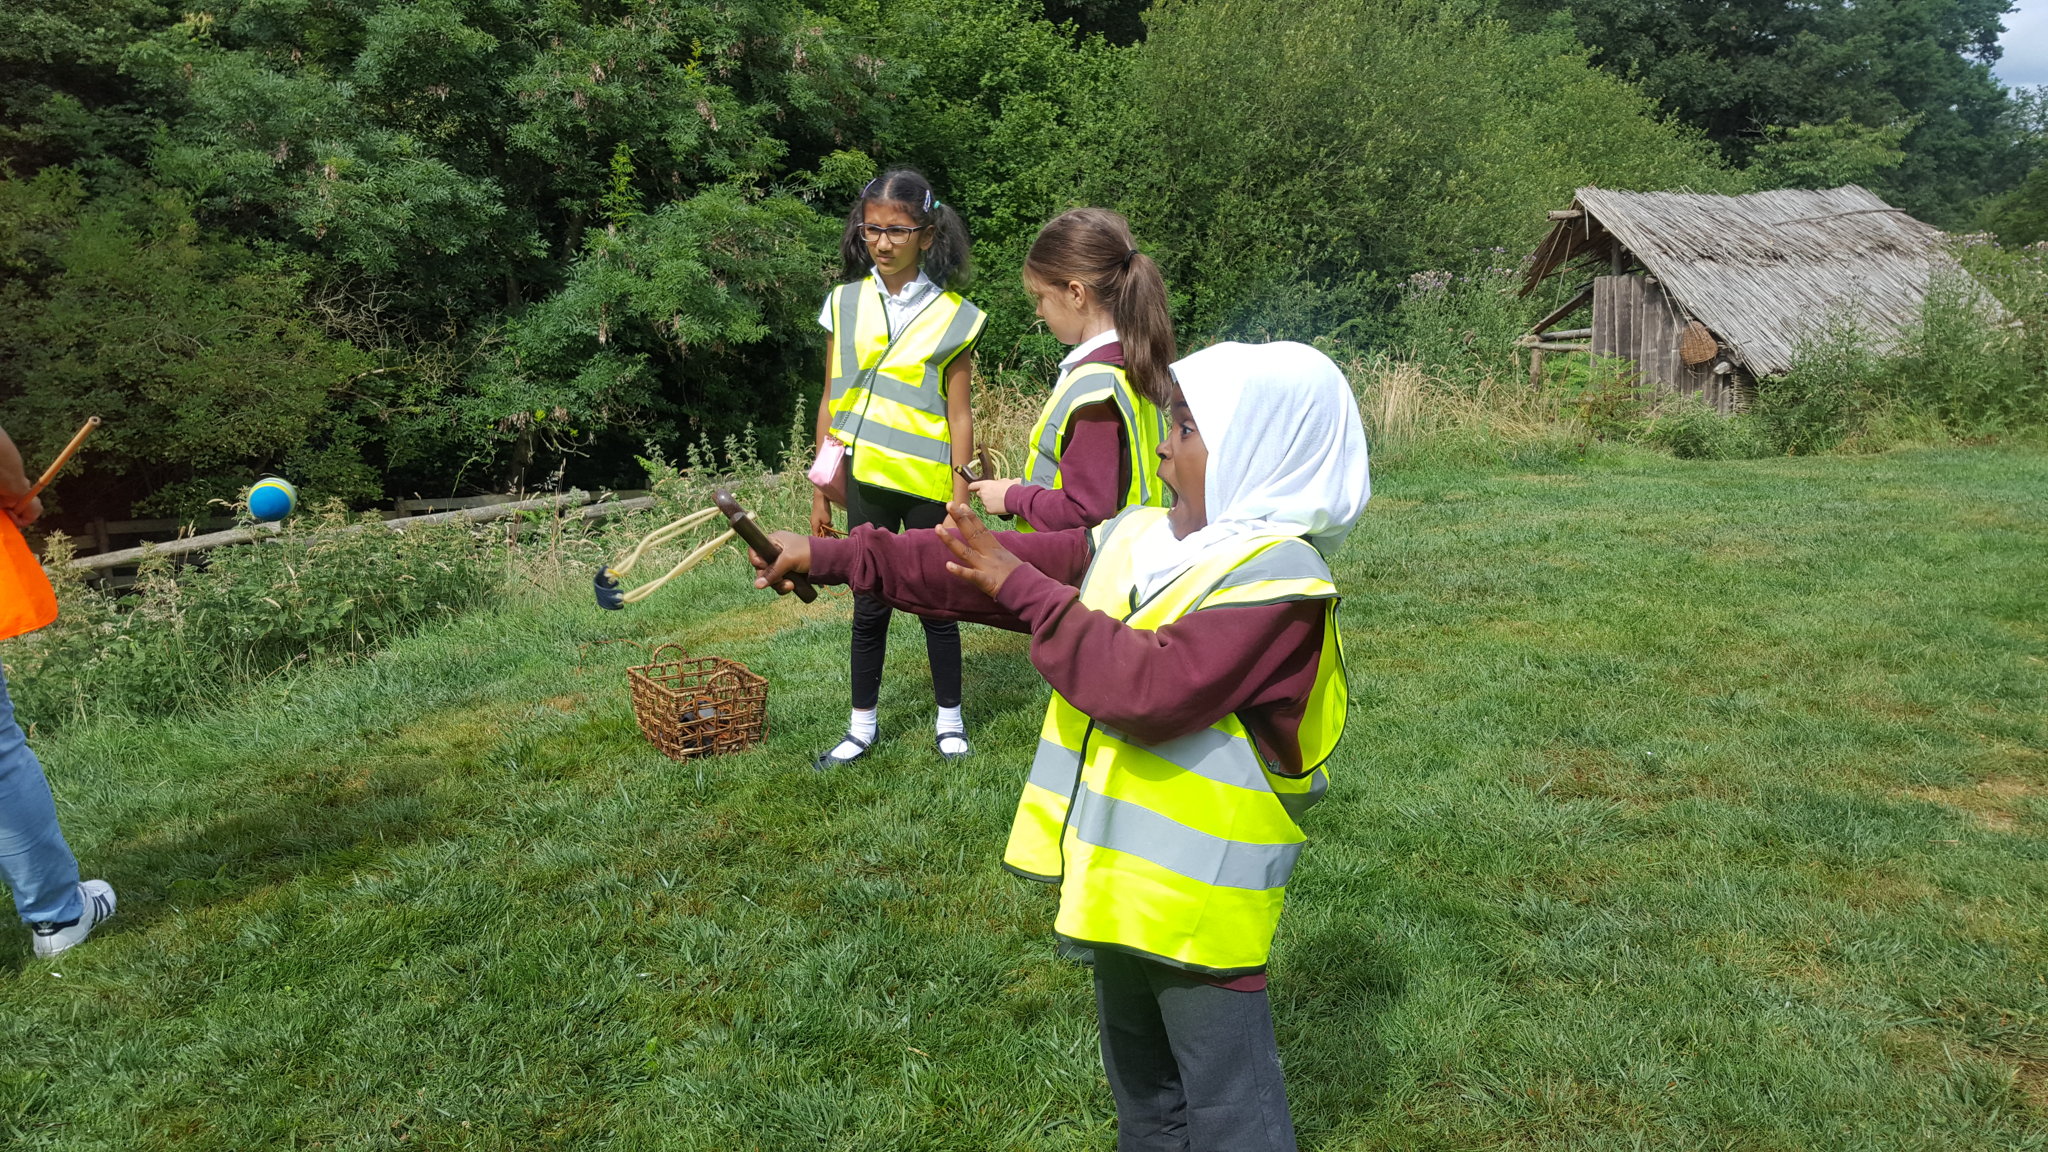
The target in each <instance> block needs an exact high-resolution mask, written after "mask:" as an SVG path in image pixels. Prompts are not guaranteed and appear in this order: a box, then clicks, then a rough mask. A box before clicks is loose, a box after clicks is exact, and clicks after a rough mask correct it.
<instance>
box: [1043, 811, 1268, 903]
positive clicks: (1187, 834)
mask: <svg viewBox="0 0 2048 1152" xmlns="http://www.w3.org/2000/svg"><path fill="white" fill-rule="evenodd" d="M1075 808H1076V809H1077V811H1076V812H1075V813H1074V816H1073V821H1072V824H1071V827H1072V828H1073V830H1074V835H1075V837H1076V838H1078V839H1079V840H1080V841H1081V842H1082V843H1084V844H1093V845H1095V846H1096V847H1098V848H1108V849H1110V850H1111V851H1115V852H1122V853H1125V854H1127V855H1131V856H1136V857H1139V858H1140V859H1143V860H1150V861H1151V862H1152V863H1154V864H1157V865H1159V866H1160V867H1161V868H1165V869H1168V870H1170V871H1173V872H1178V873H1180V874H1181V875H1183V876H1185V877H1187V878H1188V879H1190V880H1197V881H1200V882H1201V883H1204V884H1212V885H1215V886H1217V887H1219V888H1248V889H1251V890H1253V891H1265V890H1267V889H1271V888H1280V887H1283V886H1285V885H1286V883H1287V877H1288V874H1289V873H1291V872H1293V871H1294V861H1295V860H1296V859H1297V858H1298V857H1299V856H1300V855H1301V848H1302V846H1301V845H1300V844H1247V843H1245V842H1244V841H1241V840H1225V839H1224V838H1222V837H1221V836H1211V835H1209V834H1208V833H1207V832H1198V831H1196V830H1195V829H1193V828H1190V827H1188V826H1187V825H1185V824H1182V823H1180V822H1179V821H1176V820H1169V819H1168V818H1166V817H1164V816H1161V815H1160V814H1159V813H1157V812H1154V811H1152V810H1151V809H1149V808H1145V807H1143V806H1141V805H1137V804H1131V803H1127V802H1125V801H1122V800H1114V799H1111V798H1110V797H1108V796H1104V795H1102V794H1100V793H1098V792H1093V791H1090V790H1089V789H1087V788H1083V789H1082V790H1081V794H1080V796H1079V797H1077V798H1076V803H1075Z"/></svg>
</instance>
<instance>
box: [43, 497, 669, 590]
mask: <svg viewBox="0 0 2048 1152" xmlns="http://www.w3.org/2000/svg"><path fill="white" fill-rule="evenodd" d="M594 499H596V497H594V496H592V495H591V494H590V493H588V492H583V491H580V490H578V491H570V492H564V493H561V494H559V495H555V496H543V497H541V498H539V499H536V500H514V501H510V502H508V503H499V504H484V505H479V506H477V507H473V508H458V509H456V510H454V511H450V512H436V513H433V514H432V515H428V516H407V517H401V518H398V519H393V520H384V521H380V522H378V523H374V524H351V525H349V526H348V527H346V528H344V529H342V531H344V532H362V531H365V530H367V529H371V528H388V529H390V530H391V531H393V532H404V531H406V530H408V529H412V528H418V527H420V526H421V525H425V524H453V523H457V522H468V523H481V522H483V521H487V520H502V519H504V518H505V517H507V516H517V515H519V514H520V513H522V512H545V511H551V510H553V509H557V508H565V507H566V508H573V509H574V511H571V512H569V513H568V515H569V516H570V517H572V518H574V519H578V520H599V519H603V518H604V517H606V516H616V515H618V514H620V513H622V512H639V511H642V510H645V509H648V508H652V507H653V506H654V497H652V496H636V497H633V498H631V499H628V500H610V501H606V502H605V503H602V504H591V503H590V501H592V500H594ZM578 505H587V507H577V506H578ZM280 531H281V529H279V528H278V527H277V526H276V525H274V524H259V525H256V526H254V527H250V528H231V529H229V530H227V531H225V532H208V533H205V534H204V535H200V536H187V537H185V538H183V539H181V540H167V541H165V542H163V543H161V544H144V545H143V546H141V547H140V548H123V549H121V550H120V551H118V552H101V553H98V554H95V555H92V556H77V557H73V558H72V561H71V566H72V567H74V568H84V569H86V570H88V571H90V570H94V569H99V568H118V567H121V566H122V565H124V564H136V563H140V562H141V561H142V558H143V557H144V556H149V555H156V556H182V555H184V554H185V553H188V552H204V551H206V550H207V549H209V548H218V547H220V546H221V545H223V544H246V543H248V542H250V541H252V540H267V539H269V538H271V537H273V536H276V535H278V534H279V533H280Z"/></svg>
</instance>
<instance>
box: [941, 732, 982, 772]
mask: <svg viewBox="0 0 2048 1152" xmlns="http://www.w3.org/2000/svg"><path fill="white" fill-rule="evenodd" d="M948 740H958V741H959V742H960V743H961V745H962V747H961V749H960V750H959V751H958V752H948V751H946V741H948ZM932 744H933V746H934V747H936V748H937V749H938V750H939V759H941V760H944V761H945V762H946V763H948V764H957V763H959V762H960V761H962V760H965V759H967V754H968V753H969V752H972V751H974V749H973V748H970V747H966V744H967V733H965V732H941V733H939V734H938V736H937V737H936V738H935V739H934V740H933V741H932Z"/></svg>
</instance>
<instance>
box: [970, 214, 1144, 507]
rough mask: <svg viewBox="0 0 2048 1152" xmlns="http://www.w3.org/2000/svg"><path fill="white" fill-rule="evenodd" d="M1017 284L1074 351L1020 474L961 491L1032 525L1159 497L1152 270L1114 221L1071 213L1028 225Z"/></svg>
mask: <svg viewBox="0 0 2048 1152" xmlns="http://www.w3.org/2000/svg"><path fill="white" fill-rule="evenodd" d="M1024 288H1025V290H1026V291H1028V292H1030V293H1031V295H1032V298H1033V299H1035V300H1036V301H1037V303H1038V315H1039V317H1040V318H1041V319H1043V320H1044V321H1045V325H1046V327H1047V328H1049V329H1051V330H1052V334H1053V335H1054V336H1056V337H1058V338H1059V340H1060V342H1061V343H1065V344H1072V345H1074V350H1073V351H1072V352H1070V353H1068V354H1067V357H1066V358H1065V359H1063V360H1061V361H1060V377H1059V381H1058V383H1056V384H1055V385H1054V386H1053V390H1052V396H1051V398H1050V399H1048V400H1047V401H1046V403H1045V408H1044V410H1043V411H1041V412H1040V414H1039V417H1038V424H1037V426H1036V427H1034V428H1033V429H1032V430H1031V446H1030V453H1031V455H1030V459H1029V464H1028V466H1027V468H1026V472H1025V475H1024V477H1023V478H1021V479H1015V480H995V479H990V480H980V481H977V482H975V483H974V484H972V485H969V487H970V488H971V489H972V490H973V491H974V493H975V495H977V496H979V497H981V502H982V505H983V506H984V507H986V508H987V509H988V510H989V511H991V512H995V513H998V514H1014V515H1015V516H1016V517H1017V519H1018V520H1019V521H1020V522H1021V526H1022V527H1023V528H1025V529H1027V530H1032V531H1039V532H1051V531H1056V530H1058V529H1062V528H1090V527H1093V526H1095V525H1096V524H1100V523H1102V522H1103V521H1104V520H1107V519H1109V518H1110V517H1112V516H1114V515H1116V514H1117V513H1118V512H1119V511H1121V510H1123V509H1124V508H1126V507H1129V506H1131V505H1134V504H1151V505H1157V506H1162V507H1163V506H1165V505H1166V504H1168V503H1170V499H1171V498H1170V496H1169V494H1168V492H1167V491H1166V488H1165V486H1164V485H1162V484H1161V483H1160V482H1159V477H1158V475H1157V474H1156V464H1157V459H1156V453H1157V450H1158V447H1159V440H1160V438H1161V436H1163V435H1164V434H1165V421H1164V418H1163V417H1162V416H1161V415H1160V412H1161V410H1162V408H1163V407H1164V406H1165V403H1166V397H1167V396H1168V395H1169V394H1170V393H1171V390H1172V381H1171V379H1170V378H1169V376H1168V374H1167V367H1166V366H1167V365H1168V364H1171V363H1172V362H1173V359H1174V347H1173V322H1172V320H1171V318H1170V317H1169V316H1168V315H1167V311H1166V282H1165V280H1164V279H1162V278H1161V277H1160V275H1159V266H1158V265H1157V264H1154V263H1153V262H1152V258H1151V257H1149V256H1147V255H1145V254H1144V253H1142V252H1140V251H1138V245H1137V242H1136V241H1134V240H1133V239H1131V226H1130V224H1129V223H1128V222H1126V221H1125V220H1124V218H1123V217H1122V216H1120V215H1118V214H1116V213H1115V212H1111V211H1109V210H1107V209H1103V208H1076V209H1074V210H1073V211H1071V212H1068V213H1066V214H1064V215H1062V216H1059V217H1057V218H1056V219H1054V220H1053V221H1052V222H1051V223H1049V224H1047V225H1046V226H1045V227H1044V228H1042V229H1040V230H1039V232H1038V239H1037V240H1035V241H1033V242H1032V244H1031V252H1030V254H1029V255H1027V256H1026V257H1025V258H1024Z"/></svg>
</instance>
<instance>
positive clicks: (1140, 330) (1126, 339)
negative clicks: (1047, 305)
mask: <svg viewBox="0 0 2048 1152" xmlns="http://www.w3.org/2000/svg"><path fill="white" fill-rule="evenodd" d="M1024 267H1025V269H1026V270H1027V271H1029V272H1030V273H1031V274H1032V275H1033V276H1035V277H1037V278H1038V279H1039V280H1041V281H1043V282H1045V283H1046V284H1051V285H1061V284H1065V283H1067V282H1068V281H1070V280H1078V281H1080V282H1081V283H1083V284H1085V285H1087V286H1088V290H1089V291H1091V292H1093V293H1095V298H1096V299H1098V300H1100V301H1102V303H1103V306H1104V307H1106V308H1108V309H1109V313H1110V316H1111V317H1112V318H1113V320H1114V321H1115V323H1116V335H1117V339H1118V340H1119V341H1121V342H1122V344H1123V346H1124V371H1126V372H1128V373H1129V374H1130V377H1131V383H1132V384H1134V385H1136V386H1137V389H1138V391H1139V392H1141V393H1143V394H1144V395H1145V396H1147V397H1149V398H1150V399H1151V401H1152V402H1153V403H1155V404H1157V405H1159V406H1160V407H1161V408H1165V407H1166V405H1167V401H1168V398H1169V397H1170V396H1172V394H1173V383H1172V380H1171V378H1170V377H1169V376H1168V375H1167V365H1169V364H1171V363H1173V361H1174V357H1175V352H1174V345H1173V317H1172V315H1171V314H1169V313H1168V312H1167V310H1166V279H1165V278H1164V277H1162V276H1161V275H1160V274H1159V265H1157V264H1155V263H1153V262H1152V258H1151V257H1150V256H1147V255H1145V254H1144V253H1143V252H1140V251H1138V242H1137V241H1135V240H1133V239H1131V225H1130V223H1129V222H1128V221H1126V220H1125V219H1124V218H1123V217H1122V216H1120V215H1118V214H1117V213H1115V212H1111V211H1110V210H1108V209H1107V208H1076V209H1074V210H1073V211H1072V212H1067V213H1063V214H1061V215H1059V216H1057V217H1054V218H1053V220H1052V221H1051V222H1050V223H1048V224H1047V225H1046V226H1045V227H1043V228H1041V229H1039V230H1038V239H1036V240H1034V241H1032V242H1031V252H1030V254H1028V255H1027V256H1025V257H1024Z"/></svg>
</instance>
